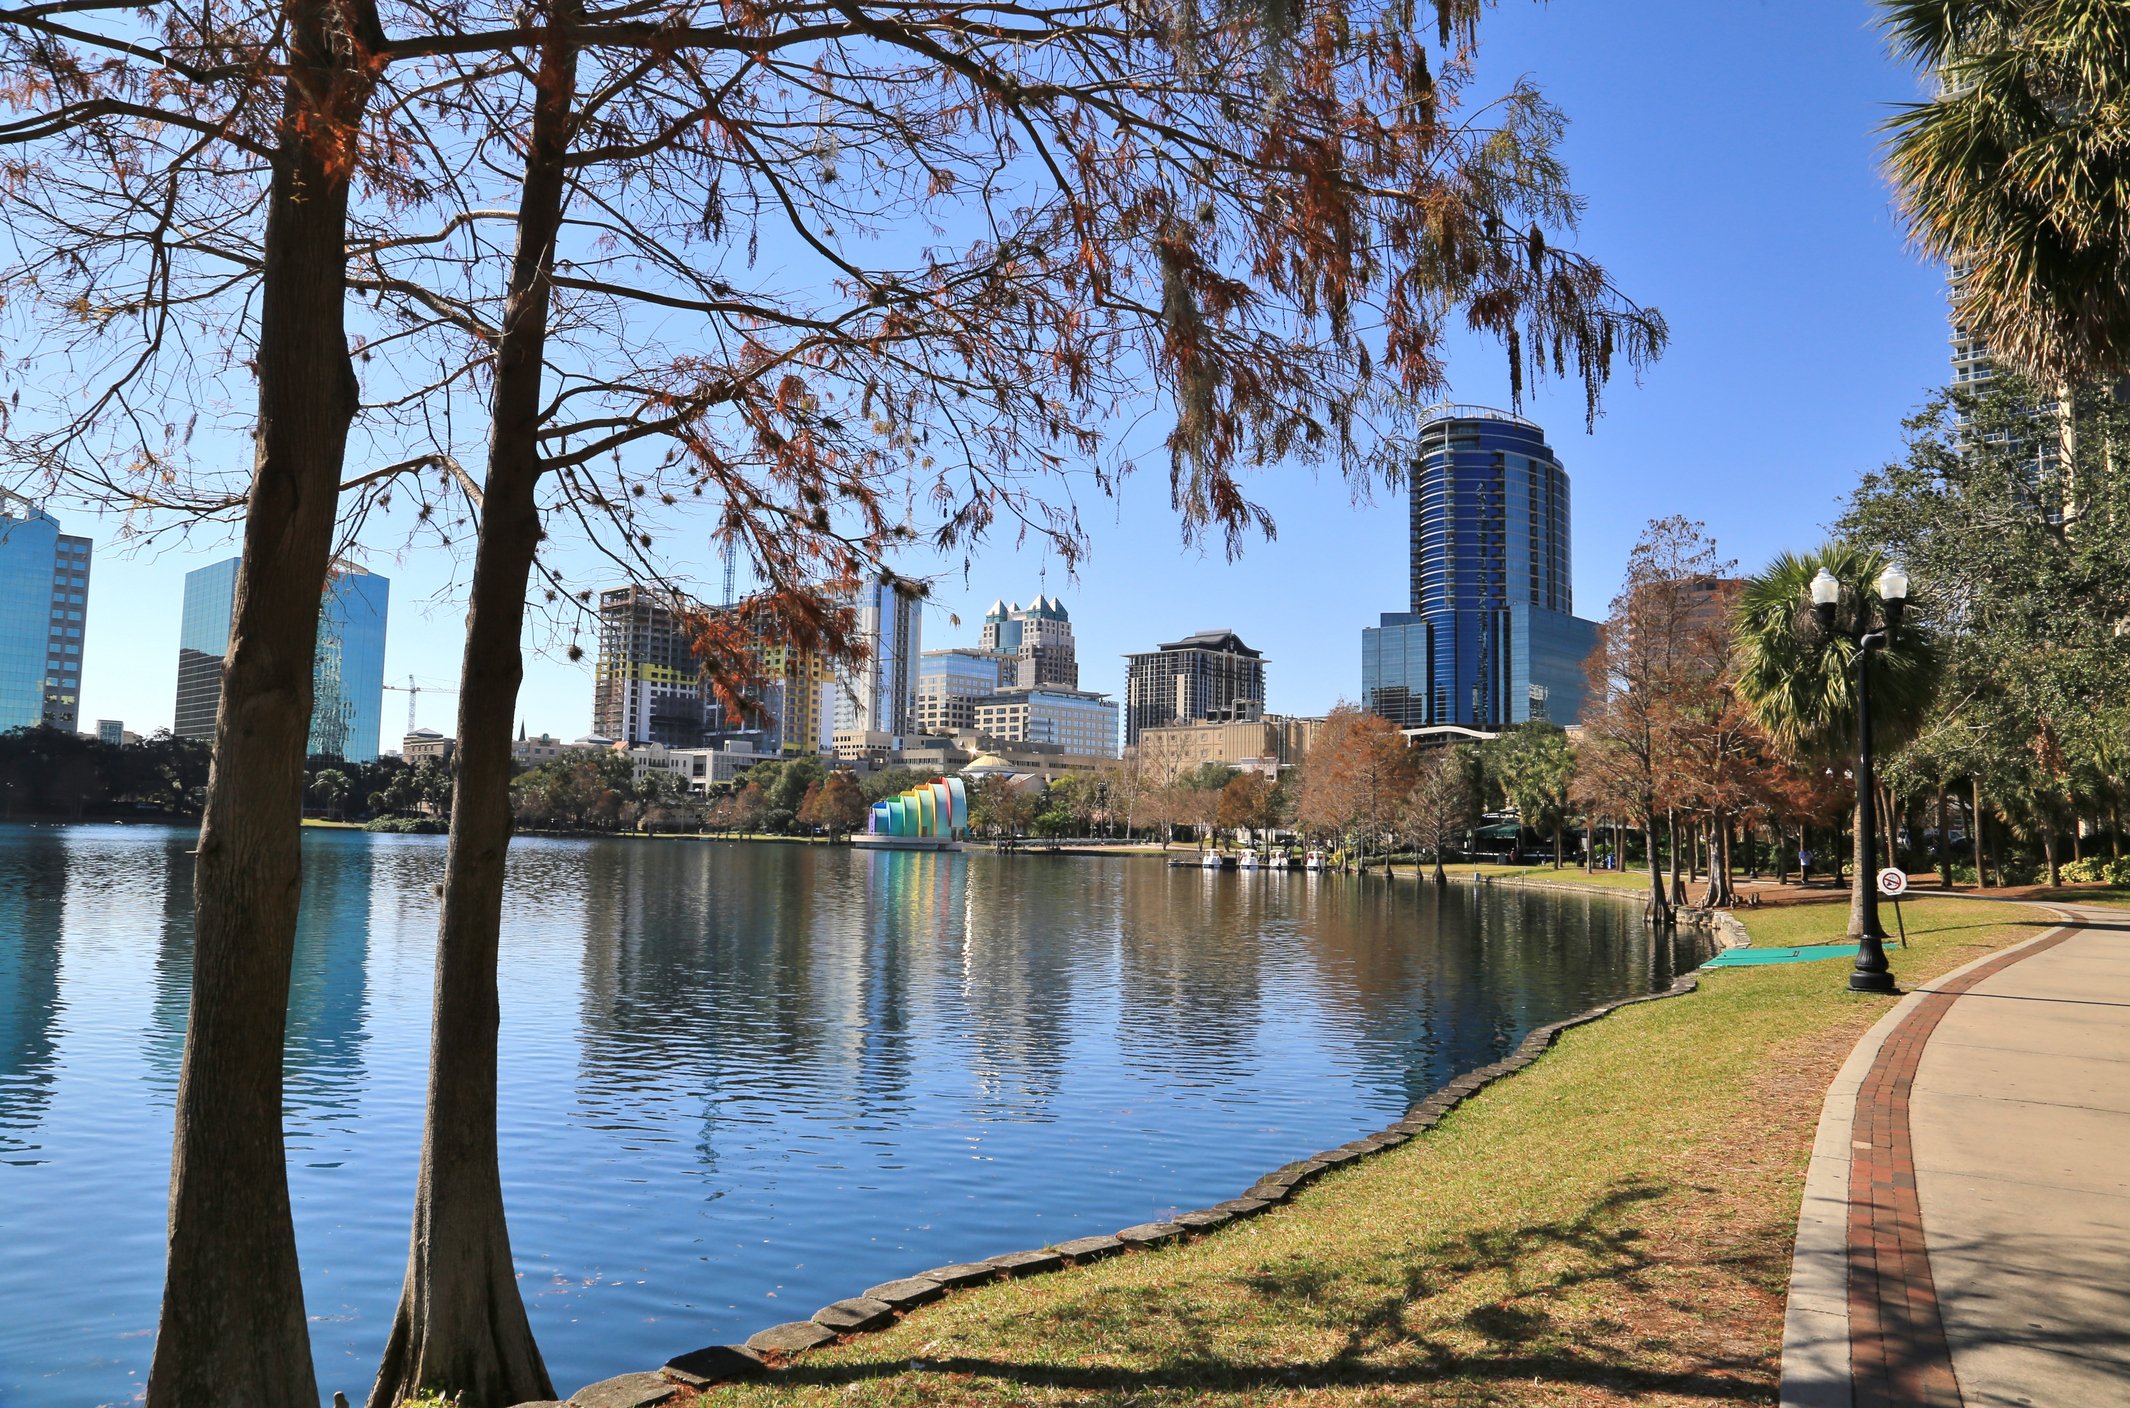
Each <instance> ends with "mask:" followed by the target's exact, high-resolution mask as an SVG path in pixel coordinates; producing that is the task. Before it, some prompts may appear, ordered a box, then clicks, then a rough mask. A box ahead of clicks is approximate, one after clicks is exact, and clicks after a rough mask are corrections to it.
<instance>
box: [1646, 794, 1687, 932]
mask: <svg viewBox="0 0 2130 1408" xmlns="http://www.w3.org/2000/svg"><path fill="white" fill-rule="evenodd" d="M1651 839H1655V838H1654V837H1652V838H1651ZM1664 849H1665V851H1666V852H1667V853H1668V859H1669V860H1670V862H1671V907H1672V908H1673V909H1677V908H1680V907H1681V906H1683V905H1684V904H1685V903H1686V880H1685V878H1684V877H1683V876H1681V875H1680V873H1679V814H1678V813H1677V812H1676V811H1666V812H1665V813H1664Z"/></svg>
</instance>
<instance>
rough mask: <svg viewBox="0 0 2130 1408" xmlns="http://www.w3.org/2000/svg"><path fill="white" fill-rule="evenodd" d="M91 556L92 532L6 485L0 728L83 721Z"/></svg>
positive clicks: (1, 512) (1, 523)
mask: <svg viewBox="0 0 2130 1408" xmlns="http://www.w3.org/2000/svg"><path fill="white" fill-rule="evenodd" d="M89 556H90V544H89V540H88V539H87V538H78V537H75V536H73V535H71V534H68V533H62V532H60V531H59V520H58V519H56V518H54V517H52V516H51V515H50V514H48V513H46V512H45V511H44V510H42V509H40V508H38V507H37V506H36V505H35V504H33V503H31V502H30V501H29V500H28V499H25V498H22V497H20V496H18V495H15V494H10V493H7V492H6V491H5V490H0V730H6V729H11V728H33V727H35V726H37V725H38V724H43V725H45V726H46V727H48V728H59V729H66V730H68V731H69V732H72V731H73V730H74V728H75V727H76V725H78V724H79V723H80V721H81V652H82V646H83V644H84V643H85V642H86V640H87V638H88V637H87V631H88V616H89Z"/></svg>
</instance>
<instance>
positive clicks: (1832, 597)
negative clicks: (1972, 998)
mask: <svg viewBox="0 0 2130 1408" xmlns="http://www.w3.org/2000/svg"><path fill="white" fill-rule="evenodd" d="M1878 589H1879V602H1880V605H1881V611H1882V613H1883V615H1884V617H1885V624H1884V625H1883V626H1881V627H1879V628H1878V629H1877V630H1873V629H1871V615H1870V613H1869V612H1868V611H1866V610H1865V609H1864V607H1863V604H1862V603H1861V602H1859V603H1858V605H1857V612H1856V619H1855V620H1854V621H1852V622H1851V623H1850V625H1849V630H1848V631H1847V633H1846V634H1847V636H1848V639H1849V640H1850V641H1851V642H1852V643H1853V644H1854V645H1855V646H1856V825H1857V835H1858V840H1859V843H1860V844H1859V849H1860V850H1861V851H1862V853H1863V862H1862V864H1860V865H1858V866H1857V868H1856V881H1855V884H1856V892H1855V894H1856V905H1857V908H1858V909H1859V911H1861V913H1862V915H1863V932H1862V933H1860V934H1858V935H1857V940H1856V967H1855V968H1854V969H1852V970H1851V971H1850V973H1849V990H1850V991H1851V992H1897V991H1899V989H1898V988H1897V987H1896V986H1895V985H1894V981H1893V972H1892V970H1891V969H1890V968H1889V967H1888V966H1887V963H1886V931H1885V930H1884V929H1882V928H1880V927H1879V892H1878V856H1877V851H1878V789H1877V786H1876V785H1875V783H1874V782H1873V781H1872V772H1871V652H1872V651H1874V650H1883V649H1885V648H1886V646H1887V645H1888V644H1889V643H1890V642H1891V641H1892V640H1893V636H1894V632H1896V631H1897V630H1899V629H1900V625H1901V613H1902V611H1903V610H1905V609H1906V608H1907V606H1908V574H1907V573H1906V572H1903V571H1902V570H1901V569H1900V568H1898V567H1892V566H1889V567H1888V568H1887V569H1886V570H1885V571H1883V572H1881V573H1880V574H1879V581H1878ZM1841 595H1842V584H1841V583H1840V582H1838V581H1836V580H1835V578H1834V574H1833V573H1832V572H1829V571H1828V570H1827V569H1826V568H1824V567H1822V568H1820V569H1819V575H1818V576H1816V577H1814V578H1813V579H1812V611H1813V614H1814V615H1815V616H1817V617H1818V618H1819V629H1820V633H1821V634H1823V635H1826V636H1829V637H1832V636H1833V635H1835V633H1836V632H1835V624H1834V608H1835V607H1836V606H1837V605H1839V604H1840V602H1841Z"/></svg>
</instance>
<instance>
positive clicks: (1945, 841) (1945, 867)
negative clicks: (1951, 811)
mask: <svg viewBox="0 0 2130 1408" xmlns="http://www.w3.org/2000/svg"><path fill="white" fill-rule="evenodd" d="M1938 879H1939V880H1940V881H1942V882H1943V883H1944V886H1945V888H1946V889H1948V890H1950V889H1951V888H1952V887H1953V873H1952V833H1951V832H1949V831H1947V830H1946V829H1945V784H1944V783H1943V782H1940V783H1939V784H1938Z"/></svg>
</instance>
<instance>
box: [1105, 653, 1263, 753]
mask: <svg viewBox="0 0 2130 1408" xmlns="http://www.w3.org/2000/svg"><path fill="white" fill-rule="evenodd" d="M1124 658H1125V662H1126V663H1125V676H1124V743H1125V746H1126V747H1131V746H1133V745H1134V744H1136V743H1138V741H1139V731H1140V730H1141V729H1145V728H1159V727H1161V726H1163V725H1165V724H1179V723H1192V722H1196V721H1199V720H1204V719H1214V720H1218V721H1221V722H1226V721H1228V720H1231V719H1254V718H1258V717H1260V716H1262V715H1263V714H1264V712H1265V657H1264V656H1263V655H1261V654H1259V653H1258V652H1257V651H1255V650H1252V649H1251V648H1250V647H1249V646H1247V645H1244V644H1243V643H1242V638H1241V637H1240V636H1238V635H1236V634H1235V632H1233V631H1230V630H1214V631H1200V632H1198V633H1197V634H1195V635H1189V636H1185V637H1184V638H1183V639H1182V640H1179V641H1171V642H1169V643H1168V644H1167V645H1164V646H1162V647H1161V648H1160V649H1158V650H1149V651H1144V652H1141V653H1140V654H1137V655H1127V656H1125V657H1124Z"/></svg>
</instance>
